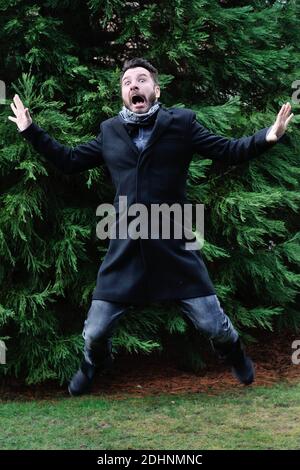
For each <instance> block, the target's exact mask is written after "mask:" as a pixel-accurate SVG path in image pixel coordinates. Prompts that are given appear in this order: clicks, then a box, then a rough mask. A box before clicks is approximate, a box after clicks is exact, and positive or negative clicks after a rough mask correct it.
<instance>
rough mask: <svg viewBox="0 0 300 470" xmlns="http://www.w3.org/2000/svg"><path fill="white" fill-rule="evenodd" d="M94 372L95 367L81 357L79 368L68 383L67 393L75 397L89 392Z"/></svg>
mask: <svg viewBox="0 0 300 470" xmlns="http://www.w3.org/2000/svg"><path fill="white" fill-rule="evenodd" d="M95 372H96V367H95V366H94V365H92V364H89V363H88V362H87V361H86V360H85V359H83V360H82V363H81V366H80V368H79V369H78V371H77V372H76V374H75V375H74V376H73V378H72V380H71V382H70V383H69V386H68V391H69V394H70V395H71V396H72V397H76V396H79V395H84V394H86V393H90V391H91V386H92V383H93V379H94V376H95Z"/></svg>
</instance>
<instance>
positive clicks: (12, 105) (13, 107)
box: [10, 103, 18, 116]
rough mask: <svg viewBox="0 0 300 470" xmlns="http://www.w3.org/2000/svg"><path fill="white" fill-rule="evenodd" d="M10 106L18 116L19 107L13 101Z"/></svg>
mask: <svg viewBox="0 0 300 470" xmlns="http://www.w3.org/2000/svg"><path fill="white" fill-rule="evenodd" d="M10 107H11V109H12V110H13V113H14V114H15V116H17V115H18V113H17V108H16V107H15V105H14V104H13V103H10Z"/></svg>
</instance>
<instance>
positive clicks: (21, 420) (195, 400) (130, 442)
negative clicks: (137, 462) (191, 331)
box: [0, 384, 300, 450]
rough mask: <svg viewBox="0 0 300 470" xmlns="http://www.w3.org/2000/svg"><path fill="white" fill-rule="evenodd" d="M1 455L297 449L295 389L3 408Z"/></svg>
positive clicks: (299, 390) (299, 423) (299, 406)
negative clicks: (12, 452) (19, 451)
mask: <svg viewBox="0 0 300 470" xmlns="http://www.w3.org/2000/svg"><path fill="white" fill-rule="evenodd" d="M0 429H1V431H0V449H98V450H101V449H103V450H110V449H120V450H125V449H144V450H151V449H163V450H165V449H169V450H172V449H177V450H179V449H183V450H206V449H300V384H296V385H287V384H278V385H275V386H272V387H270V388H263V387H252V388H238V389H237V390H236V391H234V392H232V391H231V392H227V393H222V394H220V395H217V396H208V395H206V394H191V395H189V394H187V395H176V396H174V395H160V396H149V397H146V398H145V397H141V398H130V397H128V396H127V397H124V398H123V399H114V398H107V397H106V396H105V397H104V396H101V395H100V396H99V395H95V396H86V397H81V398H66V399H65V398H63V399H61V398H60V399H53V400H51V401H49V400H48V401H46V400H40V401H2V402H1V407H0Z"/></svg>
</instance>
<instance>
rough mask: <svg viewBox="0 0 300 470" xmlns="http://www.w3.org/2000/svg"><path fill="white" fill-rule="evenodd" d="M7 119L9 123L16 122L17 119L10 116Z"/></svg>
mask: <svg viewBox="0 0 300 470" xmlns="http://www.w3.org/2000/svg"><path fill="white" fill-rule="evenodd" d="M8 119H9V120H10V121H13V122H17V118H14V117H12V116H8Z"/></svg>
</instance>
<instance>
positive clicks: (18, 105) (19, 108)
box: [13, 95, 24, 111]
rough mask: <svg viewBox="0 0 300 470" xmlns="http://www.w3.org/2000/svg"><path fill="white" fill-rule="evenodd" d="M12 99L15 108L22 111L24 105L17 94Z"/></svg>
mask: <svg viewBox="0 0 300 470" xmlns="http://www.w3.org/2000/svg"><path fill="white" fill-rule="evenodd" d="M13 100H14V103H15V105H16V107H17V110H18V111H24V105H23V103H22V101H21V100H20V98H19V95H15V96H14V98H13Z"/></svg>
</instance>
